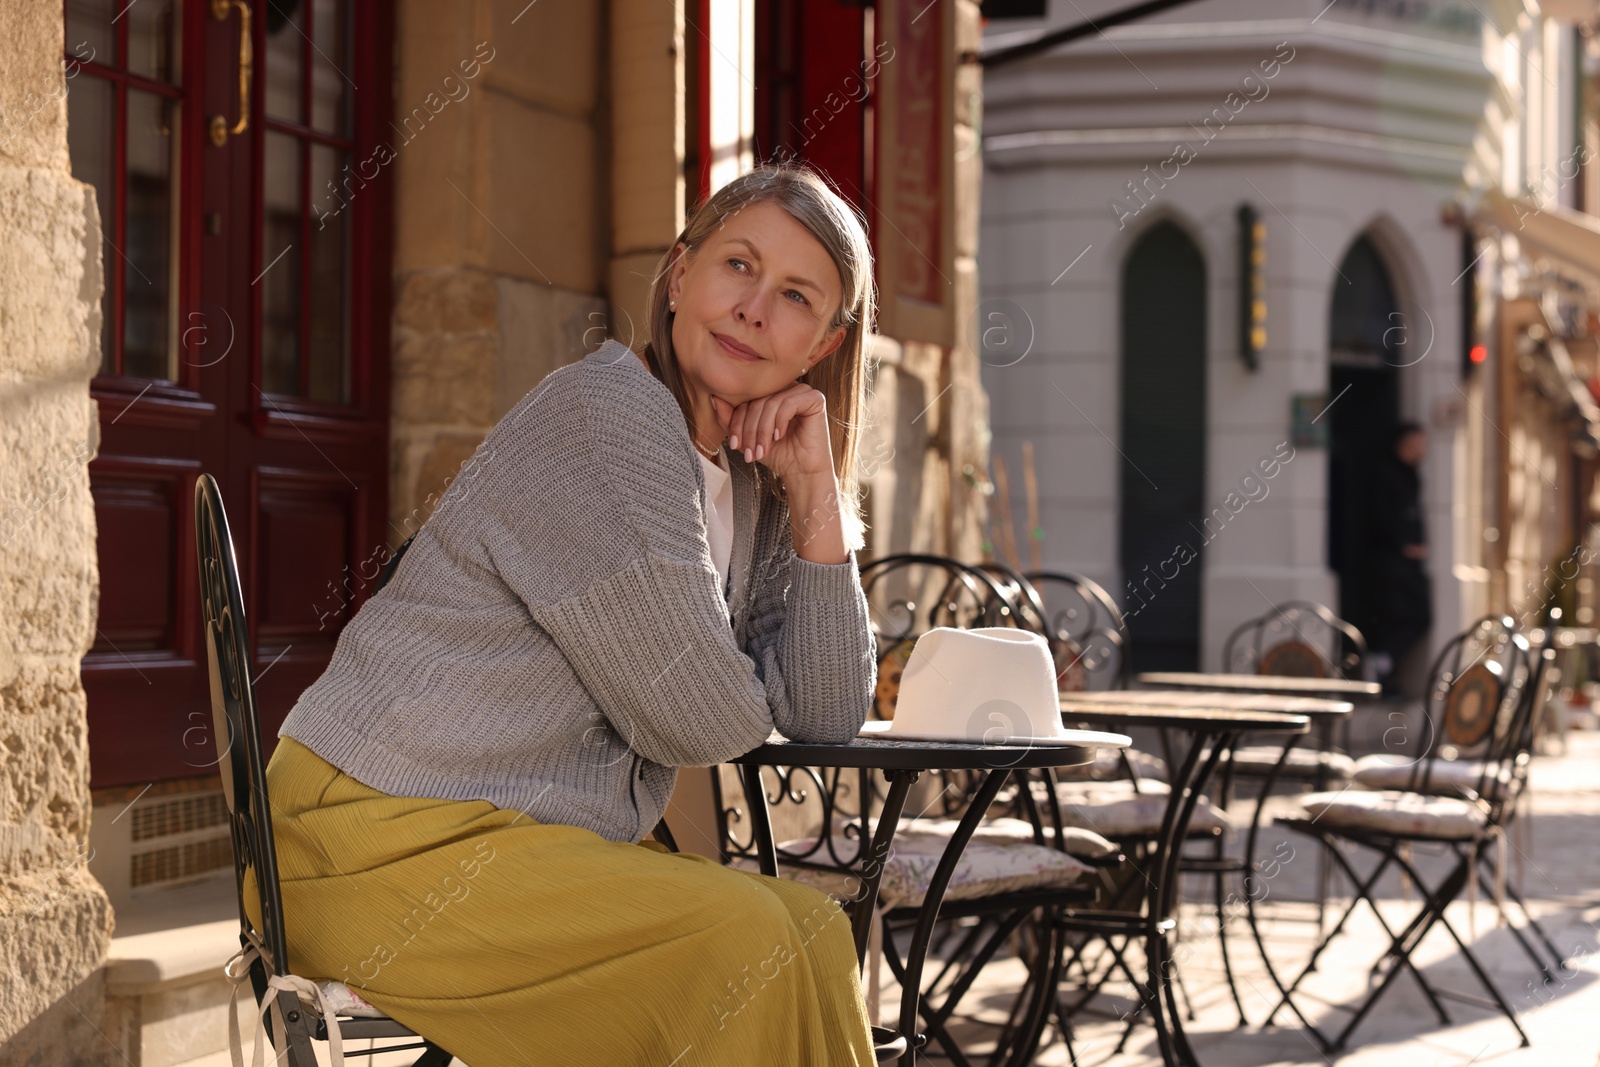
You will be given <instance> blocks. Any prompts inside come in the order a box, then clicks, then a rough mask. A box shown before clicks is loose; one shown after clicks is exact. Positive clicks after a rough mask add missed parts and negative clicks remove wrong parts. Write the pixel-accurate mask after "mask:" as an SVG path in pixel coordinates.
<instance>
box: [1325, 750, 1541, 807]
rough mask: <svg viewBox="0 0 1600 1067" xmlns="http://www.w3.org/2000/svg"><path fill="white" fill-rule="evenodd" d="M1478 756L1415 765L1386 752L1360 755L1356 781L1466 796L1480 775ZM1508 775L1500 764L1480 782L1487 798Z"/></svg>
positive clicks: (1370, 785) (1497, 796)
mask: <svg viewBox="0 0 1600 1067" xmlns="http://www.w3.org/2000/svg"><path fill="white" fill-rule="evenodd" d="M1484 769H1485V768H1484V764H1483V761H1482V760H1447V759H1436V760H1433V761H1432V763H1431V765H1428V766H1418V764H1417V761H1416V760H1410V759H1406V758H1404V757H1402V756H1395V755H1391V754H1389V753H1378V754H1377V755H1375V756H1363V757H1362V758H1361V759H1359V760H1357V761H1356V763H1355V771H1354V777H1355V780H1356V783H1357V784H1358V785H1360V786H1361V787H1362V788H1364V789H1377V790H1384V789H1396V790H1409V791H1413V792H1418V793H1426V794H1428V795H1430V796H1445V797H1468V796H1470V795H1472V794H1474V793H1477V792H1478V789H1479V785H1480V780H1481V779H1482V778H1483V775H1484ZM1509 778H1510V775H1509V774H1507V773H1506V771H1505V769H1504V768H1503V767H1502V768H1501V769H1500V773H1499V774H1498V775H1497V776H1496V777H1495V778H1494V779H1492V780H1490V781H1488V782H1483V783H1481V784H1482V785H1483V790H1484V793H1485V795H1486V797H1487V799H1490V800H1498V799H1500V794H1501V793H1503V792H1504V791H1505V787H1506V783H1507V781H1508V780H1509Z"/></svg>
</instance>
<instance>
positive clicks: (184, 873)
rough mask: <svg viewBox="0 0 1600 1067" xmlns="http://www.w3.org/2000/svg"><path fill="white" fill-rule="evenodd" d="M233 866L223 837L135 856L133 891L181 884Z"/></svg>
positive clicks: (229, 849)
mask: <svg viewBox="0 0 1600 1067" xmlns="http://www.w3.org/2000/svg"><path fill="white" fill-rule="evenodd" d="M232 866H233V847H232V845H230V844H229V842H228V839H227V838H226V837H222V838H214V839H212V840H210V841H191V842H189V843H188V844H184V845H176V846H173V847H171V848H159V849H156V850H154V851H152V852H140V853H136V854H135V855H134V857H133V880H132V884H133V886H134V887H135V888H138V887H140V886H150V885H164V884H166V883H169V882H181V881H184V880H186V879H189V878H194V877H195V876H197V875H202V874H207V873H209V872H211V871H217V870H222V869H224V868H229V867H232Z"/></svg>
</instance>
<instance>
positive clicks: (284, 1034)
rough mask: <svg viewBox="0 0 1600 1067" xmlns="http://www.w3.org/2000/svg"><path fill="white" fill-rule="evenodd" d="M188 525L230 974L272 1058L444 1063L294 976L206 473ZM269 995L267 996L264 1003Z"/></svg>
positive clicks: (243, 633) (423, 1066) (293, 1063)
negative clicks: (227, 851)
mask: <svg viewBox="0 0 1600 1067" xmlns="http://www.w3.org/2000/svg"><path fill="white" fill-rule="evenodd" d="M194 528H195V548H196V558H197V561H198V563H199V571H200V604H201V611H202V622H203V628H204V632H205V642H206V658H207V661H208V663H209V664H210V671H211V716H212V728H213V729H214V730H215V733H216V743H217V770H218V771H219V772H220V774H221V776H222V790H223V796H224V798H225V799H226V801H227V805H228V819H229V825H230V829H231V832H232V841H233V856H234V886H235V890H236V892H237V895H238V903H239V954H238V955H237V956H235V957H234V958H233V959H232V960H230V961H229V963H228V968H227V973H228V976H229V977H230V978H231V979H233V980H234V981H235V983H236V985H237V984H238V983H242V982H243V981H244V980H245V978H246V977H248V979H249V981H250V985H251V988H252V989H253V990H254V993H255V999H256V1004H257V1006H258V1008H261V1009H262V1011H263V1012H264V1013H266V1014H270V1016H271V1020H270V1021H268V1020H267V1019H265V1018H264V1019H263V1020H262V1022H263V1025H264V1026H266V1027H267V1036H268V1038H269V1040H271V1041H272V1043H273V1045H274V1047H278V1046H280V1045H281V1046H282V1051H281V1052H280V1055H279V1058H280V1059H282V1060H283V1061H284V1062H285V1063H286V1064H287V1065H288V1067H316V1064H317V1059H316V1055H315V1052H314V1049H313V1045H312V1042H313V1041H329V1042H330V1050H333V1049H337V1050H339V1051H340V1052H342V1054H343V1055H345V1056H368V1055H376V1054H379V1053H388V1052H399V1051H405V1050H409V1049H420V1050H421V1054H420V1055H419V1056H418V1057H417V1058H416V1060H415V1061H413V1067H445V1065H447V1064H448V1063H449V1062H450V1059H451V1057H450V1053H448V1052H446V1051H445V1050H444V1049H442V1048H440V1047H439V1046H438V1045H436V1044H434V1043H433V1042H431V1041H429V1040H427V1039H426V1038H425V1037H423V1036H422V1035H421V1034H418V1033H417V1032H416V1031H414V1030H412V1029H410V1028H409V1027H407V1026H404V1025H402V1024H401V1023H399V1022H396V1021H395V1020H393V1019H390V1018H388V1017H386V1016H385V1017H380V1018H353V1017H351V1018H345V1017H340V1016H338V1015H336V1014H335V1015H332V1016H328V1015H327V1013H326V1012H325V1011H324V1010H323V1008H322V1003H323V1002H321V1000H320V998H318V996H317V994H316V987H315V984H314V983H311V982H309V981H308V980H306V979H304V978H300V977H298V976H296V975H295V974H294V972H293V970H292V967H291V964H290V961H289V950H288V945H287V935H286V933H285V926H284V922H285V916H284V914H283V895H282V892H281V889H280V887H279V885H278V860H277V852H276V850H275V848H274V846H273V838H272V808H271V804H270V802H269V801H268V798H267V782H266V765H265V762H264V761H263V759H262V752H261V734H260V724H259V720H258V719H257V716H256V703H255V690H254V687H253V686H252V684H251V680H250V643H249V629H248V627H247V625H246V622H245V614H244V598H243V595H242V594H241V592H240V586H239V570H238V567H237V565H236V563H235V561H234V553H233V539H232V536H231V535H230V533H229V531H228V516H227V514H226V512H224V510H223V506H222V495H221V493H220V491H219V490H218V488H217V483H216V481H215V479H213V478H212V477H211V476H210V475H209V474H202V475H201V476H200V478H199V479H198V481H197V482H196V483H195V496H194ZM251 871H253V872H254V875H255V882H256V887H257V897H258V899H259V901H260V905H261V927H262V928H261V929H259V930H258V929H255V928H254V926H253V924H252V923H251V921H250V917H249V915H248V914H247V912H246V910H245V877H246V873H247V872H251ZM269 1002H270V1003H269ZM364 1038H376V1039H384V1038H415V1039H417V1043H415V1044H405V1045H390V1046H388V1047H386V1048H376V1049H343V1048H342V1043H343V1041H344V1040H346V1039H364Z"/></svg>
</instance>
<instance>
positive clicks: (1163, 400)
mask: <svg viewBox="0 0 1600 1067" xmlns="http://www.w3.org/2000/svg"><path fill="white" fill-rule="evenodd" d="M1121 449H1122V468H1121V475H1120V489H1121V493H1120V500H1121V515H1120V520H1121V521H1120V523H1119V535H1118V540H1119V544H1118V556H1119V561H1120V563H1121V565H1122V574H1123V577H1124V579H1125V580H1126V582H1127V590H1126V593H1125V596H1124V598H1123V601H1124V603H1123V607H1124V609H1125V610H1126V612H1127V615H1128V628H1129V631H1130V633H1131V635H1132V639H1133V666H1134V667H1135V668H1136V669H1137V670H1141V671H1149V670H1194V669H1196V668H1198V666H1199V664H1200V563H1201V561H1200V555H1199V554H1200V550H1201V547H1202V542H1203V541H1204V537H1203V535H1202V534H1201V533H1200V532H1199V531H1200V525H1201V522H1202V514H1203V506H1202V502H1203V500H1204V496H1205V476H1206V268H1205V260H1204V259H1203V258H1202V257H1201V255H1200V249H1199V248H1197V247H1196V246H1195V243H1194V242H1193V241H1192V240H1190V239H1189V236H1188V234H1186V233H1184V232H1183V230H1181V229H1179V228H1178V227H1177V226H1175V225H1173V224H1172V223H1170V222H1163V223H1159V224H1157V225H1156V226H1154V227H1152V228H1151V230H1150V231H1149V232H1148V233H1146V234H1145V235H1144V236H1143V237H1141V238H1140V239H1139V243H1138V244H1136V245H1135V246H1134V247H1133V251H1132V252H1130V253H1129V255H1128V258H1127V261H1126V262H1125V263H1124V264H1123V268H1122V442H1121Z"/></svg>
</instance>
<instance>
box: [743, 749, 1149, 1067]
mask: <svg viewBox="0 0 1600 1067" xmlns="http://www.w3.org/2000/svg"><path fill="white" fill-rule="evenodd" d="M1069 734H1073V735H1076V736H1072V737H1070V738H1069V740H1070V742H1071V743H1067V744H1059V745H991V744H983V743H980V742H970V743H963V742H953V741H909V740H893V739H890V738H886V737H857V738H855V739H853V740H851V741H850V742H849V743H847V744H842V745H828V744H812V743H809V742H801V741H790V740H788V739H787V738H785V737H783V736H781V735H779V734H773V735H772V737H771V738H769V739H768V740H767V743H766V744H764V745H762V746H760V747H759V748H755V749H752V750H751V751H749V752H747V753H745V754H744V755H743V756H740V757H738V758H737V759H734V760H731V761H730V762H732V763H735V764H738V765H739V766H740V769H741V772H742V776H743V779H744V788H745V796H746V800H747V801H748V803H749V807H750V814H751V823H752V831H753V833H754V837H755V844H756V849H757V852H758V858H759V860H760V864H761V873H762V874H766V875H771V876H773V877H777V876H778V847H777V842H776V841H775V840H774V839H773V834H772V820H771V818H770V816H769V815H768V812H767V804H766V800H767V794H766V790H765V789H764V788H763V786H762V784H761V768H762V767H840V768H867V769H875V770H881V771H882V772H883V775H884V777H885V779H887V780H888V782H889V790H888V793H887V795H886V796H885V798H884V803H883V810H882V812H881V813H880V814H879V816H878V825H877V829H876V830H875V831H874V833H873V836H872V847H871V850H870V852H868V854H867V856H868V858H867V861H866V864H865V865H864V870H863V872H862V874H863V877H862V881H863V883H864V884H863V891H862V893H861V895H860V896H859V898H858V899H857V900H856V901H855V904H854V908H853V910H852V911H851V915H850V926H851V931H852V932H853V933H854V935H855V941H856V960H857V962H858V963H860V964H863V965H864V964H865V962H866V954H867V938H868V935H869V934H870V933H871V931H872V921H873V916H874V911H875V905H876V904H877V899H878V883H879V881H880V880H881V879H882V877H883V864H884V860H885V859H886V858H887V857H888V855H889V846H890V844H891V843H892V842H893V840H894V834H895V831H896V829H897V828H898V825H899V822H900V815H901V812H902V811H903V809H904V808H905V802H906V794H907V793H908V792H909V791H910V789H911V785H912V783H913V782H915V781H916V780H917V777H918V776H919V775H920V774H922V773H923V772H924V771H935V770H939V771H945V770H974V771H985V770H986V771H988V772H989V773H988V774H986V775H985V776H984V778H983V782H982V784H981V785H979V786H978V789H977V792H976V793H975V794H974V795H973V798H972V801H971V803H970V804H968V805H967V810H966V812H965V813H964V814H963V815H962V817H961V821H960V823H959V824H958V825H957V827H956V829H955V832H954V833H952V834H951V835H950V841H949V843H948V844H946V846H945V850H944V853H943V855H941V856H940V858H939V865H938V866H937V867H936V868H935V869H934V873H933V880H932V881H931V882H930V883H929V886H928V891H927V893H926V895H925V896H924V898H923V902H922V908H921V913H920V914H919V915H918V917H917V925H916V930H915V932H914V934H913V935H912V939H911V946H910V949H909V950H908V952H907V954H906V974H905V980H904V982H903V983H902V989H901V998H900V1025H899V1032H900V1034H901V1035H902V1036H904V1037H905V1038H906V1053H905V1055H904V1056H903V1057H902V1059H901V1062H902V1063H905V1064H914V1063H915V1062H916V1053H917V1048H918V1047H919V1045H920V1043H921V1039H920V1037H919V1035H918V1026H917V1011H918V997H919V994H920V990H921V988H922V969H923V964H924V961H925V958H926V956H927V954H928V944H929V941H930V940H931V939H932V937H933V928H934V924H935V923H936V922H937V921H938V918H939V906H940V904H941V903H942V902H943V900H944V894H945V888H946V887H947V886H948V885H949V883H950V877H951V876H952V875H953V874H954V873H955V869H956V864H957V863H959V862H960V860H961V853H962V851H963V850H965V849H966V847H967V842H968V841H969V840H971V838H972V834H973V831H974V830H976V829H977V828H978V823H979V822H980V821H981V820H982V819H983V816H984V813H985V812H987V811H988V810H989V805H990V804H991V803H992V802H993V801H994V798H995V796H996V794H998V793H999V792H1000V788H1001V786H1003V785H1004V784H1005V780H1006V777H1007V776H1008V775H1009V774H1010V773H1011V772H1012V771H1015V770H1029V769H1034V768H1041V767H1049V768H1055V767H1078V766H1082V765H1083V764H1086V763H1090V762H1092V761H1093V760H1094V758H1095V753H1096V751H1097V750H1098V749H1100V748H1125V747H1127V746H1128V745H1129V744H1130V743H1131V739H1130V738H1128V737H1127V736H1125V735H1123V734H1113V733H1103V732H1100V731H1096V730H1079V731H1069ZM757 798H759V802H757Z"/></svg>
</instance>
